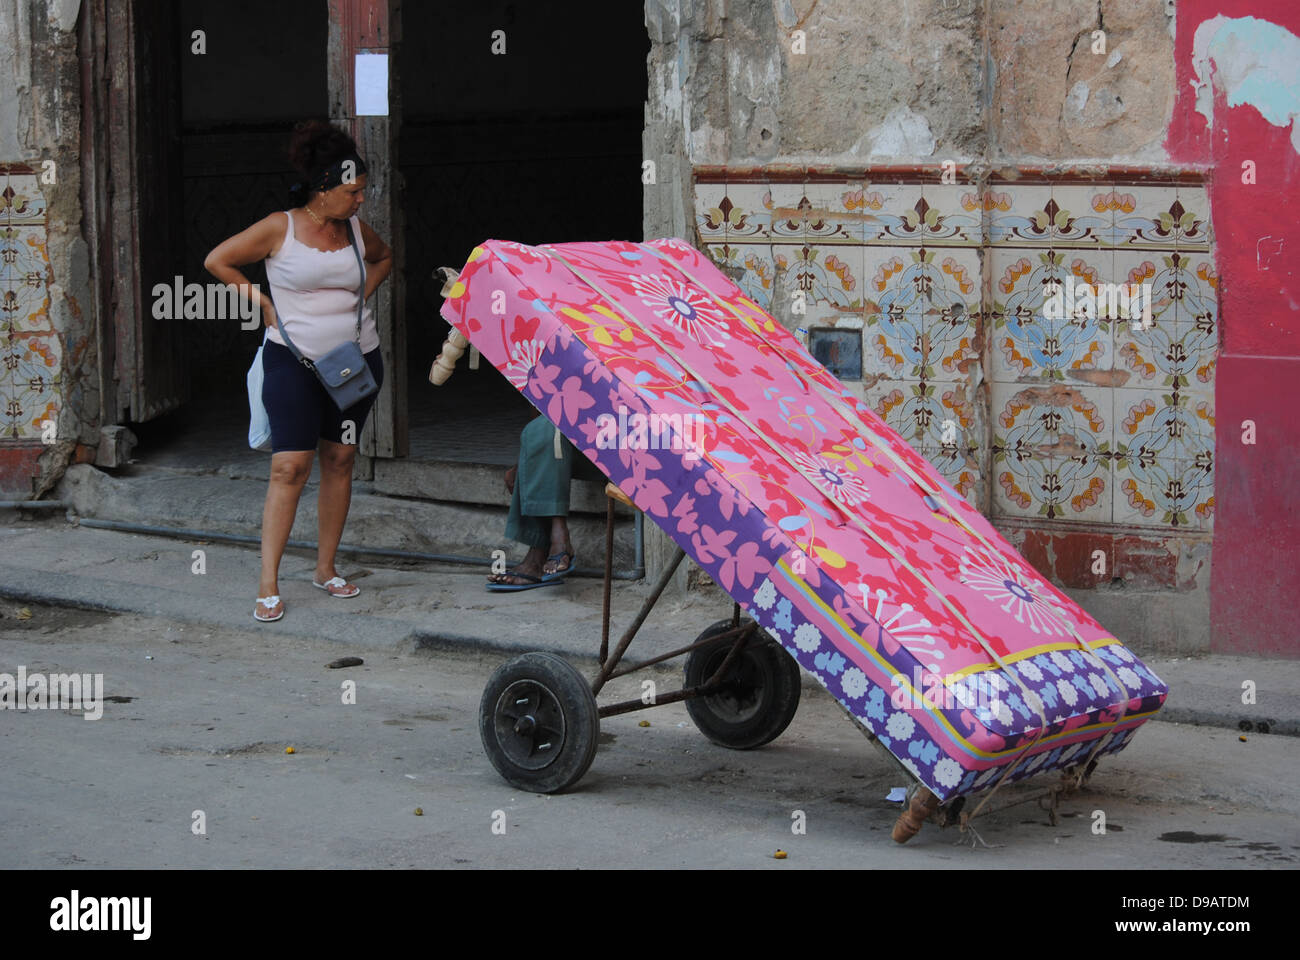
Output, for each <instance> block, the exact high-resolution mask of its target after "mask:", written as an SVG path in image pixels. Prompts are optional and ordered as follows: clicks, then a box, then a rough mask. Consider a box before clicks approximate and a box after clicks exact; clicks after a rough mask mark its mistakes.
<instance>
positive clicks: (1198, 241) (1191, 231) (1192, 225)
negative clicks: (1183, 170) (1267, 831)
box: [1177, 184, 1214, 253]
mask: <svg viewBox="0 0 1300 960" xmlns="http://www.w3.org/2000/svg"><path fill="white" fill-rule="evenodd" d="M1177 194H1178V205H1179V206H1180V207H1182V209H1183V215H1182V217H1181V218H1180V220H1181V221H1182V224H1183V229H1181V230H1180V231H1179V232H1178V249H1179V250H1188V251H1194V250H1199V251H1202V252H1207V253H1208V252H1209V249H1210V247H1211V245H1212V244H1213V243H1214V224H1213V221H1212V220H1211V219H1210V198H1209V196H1208V195H1207V194H1206V191H1205V187H1204V186H1203V185H1199V184H1198V185H1196V186H1193V185H1191V184H1179V185H1178V189H1177Z"/></svg>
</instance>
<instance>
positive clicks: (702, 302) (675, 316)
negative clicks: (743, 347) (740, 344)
mask: <svg viewBox="0 0 1300 960" xmlns="http://www.w3.org/2000/svg"><path fill="white" fill-rule="evenodd" d="M630 279H631V281H632V288H633V289H634V290H635V291H636V294H637V296H639V297H640V298H641V302H642V303H644V304H645V305H646V306H647V307H650V308H651V309H652V310H654V312H655V315H656V316H658V317H659V319H661V320H663V321H665V322H666V323H668V324H669V325H670V326H673V327H676V328H677V329H678V330H681V331H682V332H683V333H685V334H686V335H687V336H689V337H691V338H692V339H693V340H696V341H698V342H699V343H702V344H704V345H706V346H710V347H720V346H722V345H723V344H724V343H725V342H726V341H727V340H730V339H731V334H730V332H729V329H730V328H729V327H728V325H727V320H726V317H725V316H724V315H723V314H722V312H721V311H720V310H719V309H718V308H717V305H716V304H715V303H714V302H713V298H712V297H709V296H706V295H704V294H701V293H698V292H696V291H695V290H693V289H691V288H690V287H689V286H687V285H686V284H684V283H682V282H681V281H680V280H674V279H673V278H672V277H666V276H646V275H644V274H638V275H637V276H634V277H631V278H630Z"/></svg>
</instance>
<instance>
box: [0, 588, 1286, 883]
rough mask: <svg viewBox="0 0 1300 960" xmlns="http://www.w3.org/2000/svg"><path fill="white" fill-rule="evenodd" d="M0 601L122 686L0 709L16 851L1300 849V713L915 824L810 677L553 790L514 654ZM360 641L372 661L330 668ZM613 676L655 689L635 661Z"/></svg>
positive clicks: (1174, 741) (1208, 858)
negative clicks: (499, 724) (731, 722)
mask: <svg viewBox="0 0 1300 960" xmlns="http://www.w3.org/2000/svg"><path fill="white" fill-rule="evenodd" d="M24 607H25V608H26V609H27V610H28V611H29V613H30V618H26V619H19V617H20V616H22V609H23V608H24ZM0 614H3V616H2V617H0V671H12V670H14V669H15V668H16V666H17V665H19V664H21V665H23V666H25V668H26V670H27V671H28V672H29V673H35V672H45V673H55V672H71V671H76V672H81V673H102V674H103V676H104V689H103V694H104V696H105V697H107V698H114V699H112V700H110V701H109V702H107V703H106V704H105V705H104V713H103V716H102V718H100V719H98V720H87V719H85V718H84V717H83V716H82V715H80V714H78V713H74V712H68V711H63V712H57V711H22V712H19V711H13V710H3V711H0V769H3V770H4V771H5V773H6V775H5V776H4V777H2V778H0V811H2V813H0V867H3V868H60V867H72V868H84V867H125V868H139V867H163V868H200V869H202V868H248V867H257V868H282V867H305V868H339V867H381V868H383V867H396V868H410V867H447V868H456V867H464V868H470V869H472V868H492V867H498V868H506V867H510V868H519V867H543V868H544V867H555V868H568V867H580V868H597V867H606V868H611V867H612V868H647V867H650V868H655V867H686V868H692V867H724V868H764V869H775V870H789V869H800V868H822V867H848V868H878V867H917V868H932V867H936V866H940V867H946V868H963V867H979V868H1027V867H1074V868H1089V867H1121V868H1139V869H1161V868H1183V867H1193V868H1201V867H1229V868H1231V867H1246V868H1258V867H1281V868H1293V867H1294V866H1295V864H1296V861H1297V856H1298V855H1300V828H1298V827H1297V824H1298V823H1300V816H1298V815H1300V763H1297V760H1298V759H1300V740H1297V739H1296V738H1294V737H1286V736H1258V735H1250V736H1246V737H1245V739H1244V740H1243V739H1242V735H1241V734H1239V732H1238V731H1236V730H1227V729H1221V728H1214V727H1203V726H1199V727H1198V726H1189V725H1183V724H1177V723H1169V722H1152V723H1148V724H1147V725H1146V726H1145V727H1144V728H1143V730H1142V731H1141V732H1140V734H1139V735H1138V737H1137V738H1136V740H1135V742H1134V743H1133V745H1132V746H1131V747H1130V748H1129V749H1128V750H1127V751H1125V752H1124V753H1123V754H1121V755H1119V756H1118V757H1115V758H1112V759H1108V760H1107V761H1105V762H1104V763H1103V765H1102V766H1101V767H1100V768H1099V769H1098V771H1097V773H1096V774H1095V775H1094V777H1093V779H1092V781H1091V783H1090V784H1089V785H1088V787H1086V788H1085V789H1084V790H1083V791H1082V792H1080V793H1078V794H1075V795H1074V796H1073V797H1071V798H1068V799H1066V800H1065V801H1063V803H1062V806H1061V809H1060V813H1061V816H1060V820H1059V825H1057V826H1052V825H1051V824H1050V822H1049V820H1048V816H1047V813H1046V812H1045V811H1044V810H1041V809H1039V808H1038V806H1037V804H1036V803H1035V802H1033V801H1027V802H1022V803H1020V804H1018V805H1015V806H1010V807H1007V808H1006V809H1003V810H1001V811H999V812H994V813H991V814H988V815H986V816H982V817H980V818H979V819H978V820H977V821H976V825H977V827H978V834H979V838H978V840H977V839H976V838H975V837H974V836H972V835H970V834H966V835H963V834H961V833H960V831H959V830H957V829H956V828H948V829H942V830H941V829H938V828H937V827H935V826H934V825H932V824H928V825H927V826H926V827H925V828H924V830H923V831H922V832H921V834H920V835H919V836H917V837H916V838H915V839H914V840H913V841H912V842H911V843H909V844H908V845H906V846H903V847H900V846H897V845H895V844H894V843H893V842H892V841H891V840H890V839H889V830H890V827H891V825H892V823H893V821H894V819H895V817H896V816H897V813H898V805H897V804H894V803H890V802H888V801H886V800H885V797H886V795H887V794H888V793H889V791H890V789H891V788H893V787H896V786H901V785H903V784H904V780H903V778H902V776H901V775H900V774H899V773H898V772H897V768H896V767H895V766H894V765H893V764H892V762H891V761H890V760H889V759H888V758H886V757H885V756H884V755H883V754H881V753H880V752H879V751H878V750H877V748H875V747H873V746H872V745H871V744H870V743H868V742H867V741H866V740H865V739H864V737H863V736H862V735H861V733H859V732H858V730H857V728H856V727H855V726H854V725H853V724H852V723H850V722H849V721H848V720H847V719H846V718H845V717H844V715H843V714H842V713H841V712H840V710H839V708H838V707H837V705H836V704H835V703H834V701H833V700H832V699H831V698H830V697H828V696H827V695H826V694H825V693H824V692H823V691H821V690H820V689H819V688H816V687H810V686H805V687H804V695H803V701H802V704H801V706H800V710H799V713H798V715H797V716H796V717H795V719H794V722H793V723H792V725H791V726H790V728H789V729H788V730H787V731H786V732H785V734H783V735H782V736H781V737H780V738H779V739H778V740H776V741H775V742H774V743H772V744H770V745H768V746H767V747H764V748H761V749H758V750H754V751H748V752H735V751H729V750H726V749H724V748H721V747H717V746H714V745H712V744H710V743H709V742H708V741H706V740H705V739H704V738H703V736H701V735H700V733H699V732H698V731H697V730H696V729H695V728H694V727H693V725H692V724H691V723H690V720H689V718H688V715H687V713H686V710H685V709H684V707H683V706H682V705H680V704H670V705H664V706H661V707H658V708H656V709H654V710H651V711H646V712H644V713H635V714H631V715H628V716H620V717H614V718H609V719H606V720H605V721H603V722H602V724H601V737H600V739H601V742H600V747H599V751H598V752H597V754H596V758H595V762H594V763H593V765H592V767H591V769H590V771H589V772H588V773H587V775H586V777H585V778H584V779H583V780H582V781H581V782H580V783H578V784H577V786H576V787H574V788H573V789H572V790H571V791H570V792H568V793H566V794H562V795H555V796H541V795H535V794H529V793H525V792H521V791H518V790H516V789H514V788H512V787H510V786H509V785H508V784H506V783H505V782H504V781H503V780H501V779H500V778H499V777H498V775H497V774H496V772H495V771H494V770H493V769H492V767H491V766H490V764H489V763H488V761H487V759H486V758H485V756H484V753H483V751H482V748H481V746H480V743H479V734H478V729H477V710H478V702H479V696H480V693H481V691H482V688H483V685H484V683H485V682H486V680H487V678H488V676H489V674H490V673H491V671H492V670H493V669H494V668H495V667H496V666H497V665H498V664H499V663H500V662H501V660H502V659H503V657H505V656H506V654H502V653H500V652H496V653H493V652H486V651H477V652H476V651H472V650H446V649H444V650H439V651H437V652H431V651H429V650H426V649H421V648H420V647H419V645H418V644H416V643H413V642H412V641H411V640H410V639H403V640H401V641H399V642H396V643H393V644H391V645H389V646H387V647H377V646H375V645H374V644H373V643H371V644H370V645H367V646H365V647H364V648H361V647H358V648H356V649H350V648H349V647H348V645H347V644H346V643H341V642H340V641H339V640H337V639H327V638H312V637H307V636H301V635H293V634H286V633H283V632H278V633H277V632H268V631H265V630H259V629H257V628H255V626H254V625H252V624H251V623H250V624H249V627H248V628H247V629H240V628H227V627H219V626H212V625H203V624H195V623H193V622H185V621H182V620H178V619H172V618H168V617H157V616H147V615H141V614H115V613H110V612H96V611H83V610H73V609H60V608H56V607H49V606H42V605H33V604H21V603H16V602H13V601H0ZM349 654H355V655H358V656H360V657H362V658H363V659H364V661H365V662H364V665H362V666H359V667H351V668H345V669H329V668H327V666H326V664H327V663H329V662H330V661H332V660H335V659H336V658H338V657H340V656H345V655H349ZM579 666H580V667H581V668H583V669H584V670H586V671H590V668H591V664H590V663H586V664H579ZM655 679H656V681H657V682H658V683H660V684H661V689H669V688H671V686H672V683H673V681H674V680H675V679H676V677H675V675H674V674H673V673H670V672H668V671H665V672H662V673H660V674H657V675H656V676H655ZM345 681H353V682H354V683H355V703H345V702H344V700H345V699H346V697H345V692H346V691H345V683H344V682H345ZM619 684H621V686H620V685H619ZM611 686H612V689H611V690H610V696H611V697H612V698H619V699H622V698H625V697H635V696H636V695H637V694H638V692H639V688H638V684H637V680H636V679H635V678H629V679H626V680H623V681H616V682H615V684H613V685H611ZM602 699H603V698H602ZM643 720H648V721H649V723H650V725H649V726H641V725H640V723H641V721H643ZM290 747H291V748H293V752H292V753H288V752H286V751H287V748H290ZM1041 786H1042V783H1041V782H1040V781H1037V780H1031V781H1029V782H1028V783H1027V784H1025V785H1016V786H1012V787H1009V788H1007V789H1006V790H1004V791H1002V792H1001V793H1000V794H999V796H998V797H997V798H996V799H995V801H994V805H995V806H1002V805H1004V804H1009V803H1011V802H1012V801H1016V800H1025V799H1026V798H1028V797H1031V796H1032V795H1033V794H1034V793H1035V792H1036V791H1037V790H1038V789H1041ZM417 808H420V810H421V811H422V814H423V815H422V816H417V815H416V813H415V811H416V809H417ZM800 811H801V812H802V817H800V816H799V813H798V812H800ZM1098 811H1100V812H1101V813H1103V814H1104V817H1105V824H1106V832H1105V833H1104V834H1100V833H1098V832H1096V831H1095V828H1094V825H1095V824H1096V823H1097V822H1098V817H1097V813H1098ZM800 821H802V822H803V824H804V825H805V826H806V832H804V833H802V834H797V833H795V832H794V830H793V827H794V826H795V825H796V824H797V823H799V822H800ZM200 826H201V827H202V829H201V830H200V829H199V827H200ZM494 828H495V829H494ZM778 849H780V850H784V851H786V852H787V854H788V856H787V857H786V858H785V859H776V858H775V857H774V853H775V852H776V851H777V850H778Z"/></svg>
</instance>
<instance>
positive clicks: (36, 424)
mask: <svg viewBox="0 0 1300 960" xmlns="http://www.w3.org/2000/svg"><path fill="white" fill-rule="evenodd" d="M62 360H63V358H62V350H61V347H60V345H59V339H58V337H57V336H55V335H54V334H51V333H47V334H18V335H14V336H12V337H9V338H7V339H4V340H0V407H2V408H0V436H3V437H4V438H6V439H17V440H22V439H39V438H40V436H41V432H42V424H43V422H44V421H45V420H46V419H47V418H48V419H56V418H57V416H58V405H59V401H60V396H61V389H60V388H61V369H62Z"/></svg>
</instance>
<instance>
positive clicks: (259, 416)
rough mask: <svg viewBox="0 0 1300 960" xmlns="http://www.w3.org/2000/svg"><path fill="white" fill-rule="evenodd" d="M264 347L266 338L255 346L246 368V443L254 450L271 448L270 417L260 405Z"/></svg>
mask: <svg viewBox="0 0 1300 960" xmlns="http://www.w3.org/2000/svg"><path fill="white" fill-rule="evenodd" d="M265 347H266V338H265V337H263V339H262V346H260V347H258V348H257V355H256V356H255V357H253V365H252V366H251V367H249V368H248V445H249V446H250V447H252V448H253V449H254V450H264V451H269V450H270V449H271V419H270V418H269V417H268V416H267V415H266V407H264V406H262V350H263V349H265Z"/></svg>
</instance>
